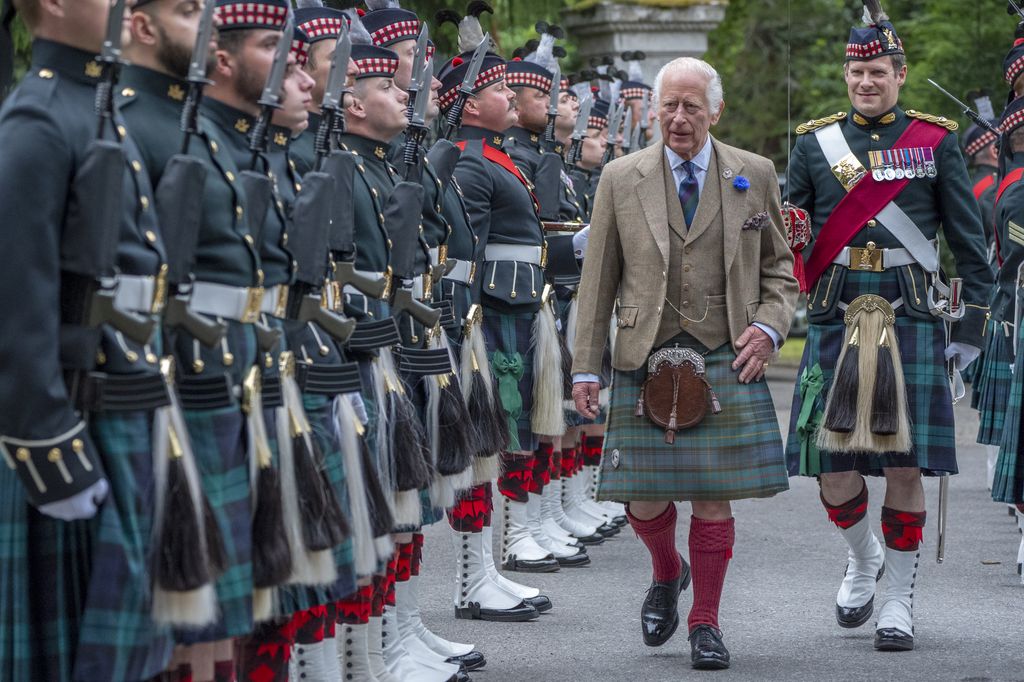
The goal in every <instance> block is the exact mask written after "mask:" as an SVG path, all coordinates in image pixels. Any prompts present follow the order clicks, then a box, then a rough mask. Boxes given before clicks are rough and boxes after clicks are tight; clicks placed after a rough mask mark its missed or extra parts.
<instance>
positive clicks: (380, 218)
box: [377, 213, 384, 225]
mask: <svg viewBox="0 0 1024 682" xmlns="http://www.w3.org/2000/svg"><path fill="white" fill-rule="evenodd" d="M377 221H378V222H380V224H381V225H383V224H384V214H383V213H378V214H377Z"/></svg>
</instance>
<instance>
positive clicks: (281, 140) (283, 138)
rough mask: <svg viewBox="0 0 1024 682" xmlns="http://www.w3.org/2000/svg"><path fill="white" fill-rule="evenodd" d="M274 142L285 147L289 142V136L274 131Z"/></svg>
mask: <svg viewBox="0 0 1024 682" xmlns="http://www.w3.org/2000/svg"><path fill="white" fill-rule="evenodd" d="M274 144H276V145H277V146H278V147H284V146H285V145H287V144H288V136H287V135H285V134H284V133H274Z"/></svg>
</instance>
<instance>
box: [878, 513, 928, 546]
mask: <svg viewBox="0 0 1024 682" xmlns="http://www.w3.org/2000/svg"><path fill="white" fill-rule="evenodd" d="M924 520H925V512H923V511H920V512H908V511H899V510H896V509H891V508H889V507H882V535H884V536H885V546H886V547H888V548H890V549H895V550H897V551H899V552H916V551H917V550H918V548H919V547H920V546H921V537H922V535H923V534H924Z"/></svg>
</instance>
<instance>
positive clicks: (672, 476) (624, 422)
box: [597, 344, 789, 501]
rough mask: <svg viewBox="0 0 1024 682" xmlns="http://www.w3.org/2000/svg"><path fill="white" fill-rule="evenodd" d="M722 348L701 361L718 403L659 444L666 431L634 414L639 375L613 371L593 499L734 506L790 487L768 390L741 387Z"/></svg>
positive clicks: (730, 354)
mask: <svg viewBox="0 0 1024 682" xmlns="http://www.w3.org/2000/svg"><path fill="white" fill-rule="evenodd" d="M735 359H736V356H735V354H734V353H733V351H732V347H731V346H730V345H729V344H725V345H723V346H721V347H719V348H717V349H716V350H714V351H711V352H710V353H708V354H707V355H706V356H705V360H706V363H707V380H708V382H709V383H710V384H711V386H712V388H714V390H715V393H716V394H717V395H718V399H719V401H720V402H721V404H722V411H721V412H720V413H719V414H711V413H710V410H709V411H708V415H707V416H706V417H705V418H704V421H702V422H701V423H700V424H698V425H697V426H694V427H693V428H690V429H687V430H685V431H680V432H678V433H677V434H676V442H675V443H674V444H673V445H669V444H667V443H665V430H664V429H662V428H661V427H658V426H655V425H654V424H652V423H651V422H650V421H649V420H648V419H647V417H637V416H635V410H636V401H637V398H638V397H639V396H640V387H641V385H642V384H643V381H644V379H645V378H646V376H647V367H646V365H645V366H644V367H642V368H640V369H637V370H633V371H629V372H623V371H618V370H616V371H615V374H614V378H613V380H612V381H613V384H614V386H615V388H614V390H613V391H612V394H611V401H610V405H609V409H608V432H607V434H606V435H605V441H604V448H605V449H604V452H605V456H604V457H603V458H602V461H601V483H600V487H599V489H598V492H597V499H598V500H618V501H634V500H641V501H665V500H715V501H724V500H740V499H745V498H750V497H771V496H772V495H775V494H776V493H780V492H782V491H784V490H787V489H788V488H789V480H788V479H787V477H786V467H785V462H784V459H783V454H782V438H781V435H780V433H779V423H778V420H777V419H776V417H775V406H774V405H773V404H772V397H771V394H770V393H769V391H768V384H767V383H766V382H764V381H760V382H757V383H753V384H741V383H739V381H738V380H737V376H738V373H737V372H734V371H733V370H732V368H731V367H730V365H731V364H732V362H733V360H735Z"/></svg>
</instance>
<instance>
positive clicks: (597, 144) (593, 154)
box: [572, 95, 608, 222]
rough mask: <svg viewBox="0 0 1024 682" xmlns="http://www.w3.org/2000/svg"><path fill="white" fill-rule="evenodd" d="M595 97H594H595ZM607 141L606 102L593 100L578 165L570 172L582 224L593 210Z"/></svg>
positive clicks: (588, 219) (587, 220)
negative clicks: (581, 211)
mask: <svg viewBox="0 0 1024 682" xmlns="http://www.w3.org/2000/svg"><path fill="white" fill-rule="evenodd" d="M595 97H596V95H595ZM607 141H608V102H607V101H605V100H603V99H595V100H594V105H593V107H591V109H590V117H589V118H588V119H587V136H586V137H585V138H583V146H582V149H581V152H582V153H581V156H580V160H579V163H578V164H576V169H575V170H574V171H573V172H572V177H573V181H574V182H576V195H577V196H580V197H582V199H583V201H582V202H581V204H582V207H583V213H584V215H585V216H586V218H585V220H584V222H589V221H590V214H591V212H592V211H593V210H594V196H595V195H596V194H597V183H598V181H599V180H600V179H601V161H602V159H603V158H604V150H605V147H606V143H607Z"/></svg>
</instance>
